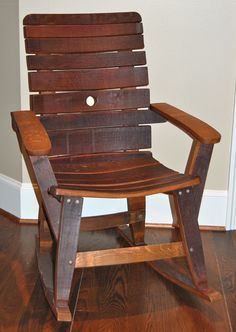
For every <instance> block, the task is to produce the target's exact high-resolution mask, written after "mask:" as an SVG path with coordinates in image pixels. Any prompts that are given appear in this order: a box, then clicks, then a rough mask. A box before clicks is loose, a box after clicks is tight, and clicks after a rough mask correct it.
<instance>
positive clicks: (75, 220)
mask: <svg viewBox="0 0 236 332" xmlns="http://www.w3.org/2000/svg"><path fill="white" fill-rule="evenodd" d="M24 24H25V37H26V40H25V44H26V52H27V53H29V54H30V55H29V56H28V59H27V64H28V69H29V88H30V90H31V91H33V92H36V93H34V94H32V95H31V97H30V104H31V109H32V111H33V112H35V114H37V116H36V115H35V114H34V113H33V112H32V111H30V112H16V113H14V114H13V127H14V129H15V130H16V132H17V134H18V138H19V142H20V146H21V147H22V152H23V154H24V157H25V160H26V162H27V165H28V167H29V171H31V172H30V173H31V177H32V180H33V181H35V182H36V183H37V185H38V190H37V189H36V194H37V198H38V201H39V205H40V218H39V219H40V220H39V221H40V227H39V230H40V239H39V241H40V243H39V250H38V262H39V264H38V265H39V270H40V274H41V279H42V283H43V287H44V290H45V294H46V297H47V299H48V301H49V304H50V306H51V309H52V310H53V312H54V314H55V315H56V317H57V319H58V320H63V321H70V320H71V319H72V315H71V313H72V312H73V308H70V303H71V294H72V291H71V290H72V287H74V286H73V285H72V279H73V274H74V269H75V268H76V267H77V268H79V269H80V268H81V267H90V266H104V265H107V264H114V265H116V264H127V263H134V262H142V261H150V260H152V261H154V262H152V263H149V265H151V266H152V268H153V269H154V270H158V271H159V272H160V273H162V275H164V276H165V277H166V278H167V279H169V280H171V281H172V282H173V283H176V284H177V285H179V286H181V287H184V288H185V289H187V290H189V291H191V292H193V293H195V294H197V295H199V296H201V297H204V298H206V299H209V300H212V299H213V298H214V299H216V296H215V293H214V292H212V291H211V290H209V289H208V286H207V278H206V269H205V264H204V257H203V251H202V244H201V238H200V235H199V229H198V224H197V218H198V212H199V208H200V203H201V198H202V193H203V188H204V184H205V179H206V175H207V170H208V166H209V162H210V158H211V153H212V148H213V143H216V142H218V141H219V140H220V135H219V133H218V132H217V131H215V130H214V129H213V128H212V127H210V126H208V125H207V124H205V123H203V122H202V121H200V120H199V119H196V118H194V117H193V116H190V115H187V114H186V113H184V112H182V111H180V110H178V109H176V108H174V107H172V106H170V105H167V104H153V105H151V106H150V96H149V90H148V89H147V88H144V86H146V85H147V84H148V72H147V68H146V67H145V65H146V57H145V53H144V51H140V49H142V48H143V46H144V43H143V35H142V23H141V17H140V15H139V14H137V13H111V14H75V15H73V14H33V15H28V16H27V17H26V18H25V19H24ZM88 97H90V98H88ZM87 98H88V99H87ZM89 99H92V104H90V103H89ZM21 113H22V114H21ZM166 120H168V121H170V122H171V123H173V124H174V125H176V126H177V127H179V128H180V129H182V130H183V131H185V132H186V133H187V134H188V135H190V136H191V137H193V138H194V143H193V146H192V149H191V152H190V156H189V159H188V162H187V166H186V170H185V173H184V174H182V173H178V172H176V171H174V170H172V169H170V168H168V167H166V166H164V165H162V164H161V163H159V162H158V161H157V160H155V159H154V158H153V157H152V154H151V152H149V151H145V152H142V151H140V150H141V149H146V148H150V147H151V127H150V126H148V125H147V124H148V123H156V122H157V123H158V122H165V121H166ZM157 193H166V194H168V195H170V197H171V201H172V212H173V218H174V219H175V222H176V224H177V226H179V230H180V232H179V239H178V243H174V244H169V243H168V241H167V244H161V245H160V246H159V245H157V246H156V245H149V244H148V245H145V242H144V235H145V196H147V195H151V194H157ZM83 197H106V198H126V199H127V200H128V211H127V212H123V213H120V214H115V215H108V216H104V217H103V216H99V217H97V218H96V217H87V218H82V222H81V213H82V201H83ZM45 222H47V224H48V227H46V228H45ZM80 222H81V229H82V230H84V231H88V230H99V231H101V230H102V229H108V228H114V227H116V228H117V226H120V225H123V227H124V225H125V224H128V225H129V230H130V232H131V233H130V238H128V237H127V236H126V235H125V234H123V236H124V238H126V237H127V242H128V245H131V246H132V248H128V249H127V248H121V249H114V248H106V249H107V250H105V251H102V250H101V248H98V249H96V248H95V250H94V249H92V247H91V248H90V250H91V249H92V250H93V251H92V252H90V253H87V252H86V253H83V254H81V252H80V250H81V243H80V241H81V239H82V237H81V236H79V231H80ZM120 232H121V233H122V231H121V230H120ZM123 233H124V232H123ZM91 242H93V241H91ZM173 242H177V241H176V240H175V239H174V238H173ZM135 246H136V248H135ZM137 246H140V247H139V248H138V247H137ZM116 247H117V246H116V245H115V248H116ZM78 248H79V251H78V252H77V250H78ZM164 249H165V250H166V252H163V250H164ZM183 250H184V251H183ZM183 255H185V256H186V262H187V265H188V268H189V272H190V276H191V280H192V281H190V282H189V279H186V277H185V275H184V274H183V273H182V272H183V271H182V267H181V266H179V267H175V270H176V273H173V274H172V276H171V275H170V273H169V272H170V270H171V269H170V268H169V267H168V264H167V263H168V261H169V258H170V257H175V259H176V257H179V256H183ZM167 258H168V259H167ZM159 259H161V260H162V262H161V263H158V262H155V260H159ZM81 276H82V274H81ZM80 282H81V279H80ZM80 282H78V284H80ZM73 298H74V299H75V298H76V297H73ZM72 302H73V301H72Z"/></svg>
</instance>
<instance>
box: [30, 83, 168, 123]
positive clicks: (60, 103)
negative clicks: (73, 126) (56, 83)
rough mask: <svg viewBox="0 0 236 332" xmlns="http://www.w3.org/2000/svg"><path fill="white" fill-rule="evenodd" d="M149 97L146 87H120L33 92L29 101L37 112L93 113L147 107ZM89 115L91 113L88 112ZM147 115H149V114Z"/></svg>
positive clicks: (157, 116)
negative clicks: (51, 92)
mask: <svg viewBox="0 0 236 332" xmlns="http://www.w3.org/2000/svg"><path fill="white" fill-rule="evenodd" d="M89 96H92V97H93V98H94V101H95V103H94V105H93V106H89V105H87V103H86V99H87V97H89ZM149 98H150V97H149V90H148V89H138V90H136V89H133V90H130V89H122V90H97V91H96V90H94V91H79V92H73V93H56V94H47V95H46V94H44V95H42V94H40V95H37V94H34V95H31V96H30V102H31V108H32V110H33V111H34V112H35V113H37V114H44V113H46V114H47V113H49V114H55V113H79V112H84V111H89V112H90V113H93V111H96V112H97V111H112V110H125V109H135V108H148V107H149ZM150 113H153V115H152V118H155V116H156V119H158V118H159V119H161V116H159V115H158V114H155V113H154V112H150ZM124 114H125V113H124ZM90 116H92V115H91V114H90ZM108 116H109V114H106V117H108ZM144 116H145V113H144ZM149 116H150V117H151V115H149ZM104 121H105V119H104ZM147 121H148V120H147ZM163 121H164V120H163ZM146 123H148V122H146Z"/></svg>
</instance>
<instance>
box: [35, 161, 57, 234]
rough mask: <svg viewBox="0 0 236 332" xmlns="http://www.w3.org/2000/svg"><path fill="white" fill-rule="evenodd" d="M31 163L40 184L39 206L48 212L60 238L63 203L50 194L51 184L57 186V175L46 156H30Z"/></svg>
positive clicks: (38, 193) (52, 225) (55, 231)
mask: <svg viewBox="0 0 236 332" xmlns="http://www.w3.org/2000/svg"><path fill="white" fill-rule="evenodd" d="M30 161H31V165H32V168H33V170H34V174H35V178H36V181H37V184H38V190H37V198H38V202H39V206H41V204H43V207H44V209H45V211H46V214H47V220H48V222H49V225H50V229H51V231H52V233H53V235H54V237H55V238H56V239H57V238H58V233H59V221H60V210H61V203H60V202H59V201H58V200H56V199H55V198H54V197H52V196H51V195H49V193H48V188H49V186H50V185H51V186H57V181H56V178H55V175H54V173H53V171H52V168H51V165H50V163H49V161H48V159H47V158H46V157H36V156H31V157H30Z"/></svg>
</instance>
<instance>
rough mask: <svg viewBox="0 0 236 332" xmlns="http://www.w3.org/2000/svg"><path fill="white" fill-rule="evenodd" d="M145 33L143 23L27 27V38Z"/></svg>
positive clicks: (25, 30) (25, 34) (25, 33)
mask: <svg viewBox="0 0 236 332" xmlns="http://www.w3.org/2000/svg"><path fill="white" fill-rule="evenodd" d="M142 32H143V28H142V24H141V23H125V24H121V23H119V24H112V25H111V24H103V25H102V24H99V25H98V24H96V25H95V24H93V25H91V24H89V25H85V24H83V25H79V24H76V25H72V24H71V25H40V26H34V25H30V26H25V28H24V36H25V38H45V37H46V38H52V37H56V38H61V37H63V38H65V37H69V38H71V37H98V36H120V35H136V34H141V33H142Z"/></svg>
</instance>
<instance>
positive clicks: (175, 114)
mask: <svg viewBox="0 0 236 332" xmlns="http://www.w3.org/2000/svg"><path fill="white" fill-rule="evenodd" d="M151 109H152V110H153V111H154V112H158V113H159V114H160V115H161V116H163V117H164V118H165V119H166V120H168V121H170V122H171V123H173V124H174V125H176V126H177V127H179V128H180V129H182V130H183V131H185V132H186V133H187V134H188V135H190V136H191V137H192V138H194V139H197V140H198V141H200V142H201V143H204V144H214V143H218V142H219V141H220V138H221V136H220V134H219V133H218V132H217V131H216V130H215V129H214V128H213V127H211V126H209V125H208V124H206V123H205V122H203V121H201V120H199V119H198V118H195V117H194V116H192V115H190V114H187V113H185V112H183V111H181V110H179V109H178V108H176V107H174V106H171V105H169V104H165V103H156V104H152V105H151Z"/></svg>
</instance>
